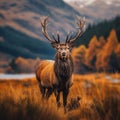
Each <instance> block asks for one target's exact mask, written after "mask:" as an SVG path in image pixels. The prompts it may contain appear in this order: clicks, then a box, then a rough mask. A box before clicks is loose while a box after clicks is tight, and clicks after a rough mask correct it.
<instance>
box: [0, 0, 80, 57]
mask: <svg viewBox="0 0 120 120" xmlns="http://www.w3.org/2000/svg"><path fill="white" fill-rule="evenodd" d="M75 15H80V13H79V12H78V11H76V10H75V9H74V8H72V7H71V6H69V5H68V4H66V3H65V2H64V1H62V0H59V1H57V2H56V0H44V1H43V0H20V1H17V0H16V1H13V0H9V1H5V0H1V1H0V52H1V54H2V53H4V54H2V56H1V58H2V57H3V58H6V57H4V56H5V55H6V56H7V55H8V54H9V55H10V56H11V58H16V57H18V56H21V57H24V58H36V57H40V58H41V59H53V56H54V53H55V51H54V49H53V48H52V47H51V45H50V43H49V42H48V41H47V40H46V39H45V38H44V36H43V35H42V32H41V25H40V17H43V16H49V23H50V25H49V27H48V33H50V32H54V33H56V31H60V36H61V39H62V41H64V40H65V37H66V35H67V33H68V31H71V30H73V29H74V30H75V25H74V20H75ZM3 55H4V56H3Z"/></svg>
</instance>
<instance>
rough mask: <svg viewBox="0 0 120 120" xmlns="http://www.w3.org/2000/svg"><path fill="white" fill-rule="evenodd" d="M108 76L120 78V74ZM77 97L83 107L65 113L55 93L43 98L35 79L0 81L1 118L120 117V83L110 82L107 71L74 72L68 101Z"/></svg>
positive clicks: (111, 119) (68, 119) (102, 119)
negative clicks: (101, 72) (45, 98)
mask: <svg viewBox="0 0 120 120" xmlns="http://www.w3.org/2000/svg"><path fill="white" fill-rule="evenodd" d="M108 76H109V77H111V78H114V79H119V80H120V74H110V75H108ZM114 79H113V80H114ZM77 96H80V98H81V99H80V102H79V103H80V106H79V107H78V108H76V109H75V108H74V106H73V109H72V110H70V111H68V112H67V113H66V114H64V112H63V106H61V107H60V109H57V107H56V101H55V97H54V95H52V96H51V97H50V99H49V100H48V101H43V100H42V99H41V94H40V92H39V87H38V84H37V81H36V79H35V78H32V79H24V80H21V81H20V80H19V81H18V80H0V120H120V82H119V83H114V82H110V81H109V80H107V78H106V74H86V75H74V84H73V86H72V87H71V89H70V93H69V96H68V104H70V101H71V99H72V98H76V97H77ZM61 102H62V99H61Z"/></svg>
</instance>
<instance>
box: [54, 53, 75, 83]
mask: <svg viewBox="0 0 120 120" xmlns="http://www.w3.org/2000/svg"><path fill="white" fill-rule="evenodd" d="M54 71H55V75H56V77H57V79H58V80H59V82H62V83H64V82H66V81H67V80H69V79H70V77H71V76H72V73H73V60H72V57H71V55H69V57H68V58H67V59H66V60H61V59H60V58H59V55H57V54H56V56H55V63H54Z"/></svg>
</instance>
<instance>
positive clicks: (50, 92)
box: [46, 88, 53, 100]
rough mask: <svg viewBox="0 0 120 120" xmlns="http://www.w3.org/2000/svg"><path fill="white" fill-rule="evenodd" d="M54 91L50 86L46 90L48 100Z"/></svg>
mask: <svg viewBox="0 0 120 120" xmlns="http://www.w3.org/2000/svg"><path fill="white" fill-rule="evenodd" d="M52 93H53V89H52V88H48V90H47V92H46V99H47V100H48V99H49V97H50V96H51V95H52Z"/></svg>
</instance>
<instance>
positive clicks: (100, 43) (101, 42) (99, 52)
mask: <svg viewBox="0 0 120 120" xmlns="http://www.w3.org/2000/svg"><path fill="white" fill-rule="evenodd" d="M105 43H106V42H105V38H104V37H103V36H101V37H100V38H99V39H98V44H97V48H98V49H97V54H96V62H95V67H96V70H97V71H102V55H103V47H104V45H105Z"/></svg>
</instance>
